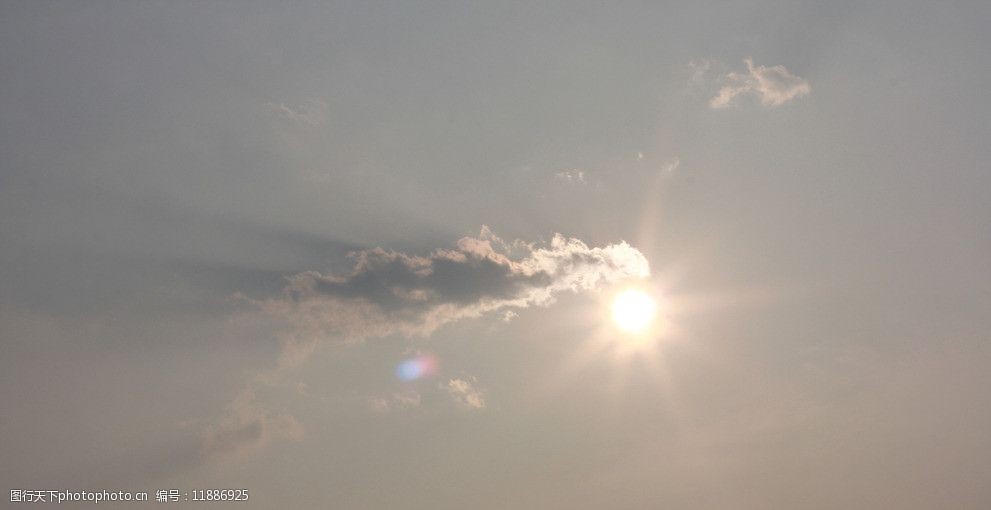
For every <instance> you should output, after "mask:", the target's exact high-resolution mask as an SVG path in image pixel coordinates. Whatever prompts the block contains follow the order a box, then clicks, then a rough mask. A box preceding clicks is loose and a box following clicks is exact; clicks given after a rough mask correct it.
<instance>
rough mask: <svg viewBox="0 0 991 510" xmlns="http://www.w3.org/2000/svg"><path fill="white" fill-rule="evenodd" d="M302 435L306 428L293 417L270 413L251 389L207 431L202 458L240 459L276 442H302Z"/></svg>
mask: <svg viewBox="0 0 991 510" xmlns="http://www.w3.org/2000/svg"><path fill="white" fill-rule="evenodd" d="M302 435H303V428H302V426H301V425H300V424H299V422H297V421H296V419H295V418H294V417H293V416H292V415H289V414H284V413H274V412H272V411H269V410H268V409H266V408H265V407H264V406H262V405H261V404H259V403H258V402H257V401H256V399H255V393H254V391H253V390H252V389H251V388H250V387H248V388H245V389H244V390H243V391H241V393H240V394H239V395H238V396H237V398H235V399H234V400H233V401H232V402H231V403H230V404H228V405H227V408H226V409H225V412H224V414H223V415H222V416H221V417H220V418H219V419H218V420H217V421H216V422H215V423H213V424H211V425H210V426H209V427H207V428H206V430H205V432H204V437H203V442H202V451H201V455H202V458H203V459H205V460H214V459H219V458H227V457H237V456H239V455H244V454H246V453H249V452H251V451H253V450H256V449H258V448H261V447H264V446H265V445H266V444H268V443H269V442H270V441H271V440H272V439H276V438H289V439H296V440H298V439H300V438H301V437H302Z"/></svg>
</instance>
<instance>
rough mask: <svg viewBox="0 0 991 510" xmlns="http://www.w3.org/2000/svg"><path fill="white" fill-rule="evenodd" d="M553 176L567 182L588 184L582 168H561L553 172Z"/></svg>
mask: <svg viewBox="0 0 991 510" xmlns="http://www.w3.org/2000/svg"><path fill="white" fill-rule="evenodd" d="M554 178H555V179H557V180H559V181H564V182H567V183H569V184H588V174H587V173H585V171H584V170H578V169H572V170H563V171H561V172H557V173H555V174H554Z"/></svg>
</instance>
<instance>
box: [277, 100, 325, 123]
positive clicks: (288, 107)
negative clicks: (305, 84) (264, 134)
mask: <svg viewBox="0 0 991 510" xmlns="http://www.w3.org/2000/svg"><path fill="white" fill-rule="evenodd" d="M264 106H265V107H266V108H268V109H269V110H270V111H272V112H273V113H274V114H275V115H276V116H277V117H279V118H280V119H283V120H286V121H289V122H291V123H293V124H301V125H304V126H310V127H317V126H322V125H323V124H326V123H327V111H328V109H329V107H330V105H328V104H327V102H326V101H324V100H322V99H308V100H306V101H304V102H302V103H297V104H289V103H265V105H264Z"/></svg>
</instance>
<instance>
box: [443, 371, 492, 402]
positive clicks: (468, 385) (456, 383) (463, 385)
mask: <svg viewBox="0 0 991 510" xmlns="http://www.w3.org/2000/svg"><path fill="white" fill-rule="evenodd" d="M477 382H478V381H477V379H475V377H466V378H455V379H451V380H449V381H447V392H448V394H450V395H451V398H453V399H454V401H455V402H457V403H458V404H459V405H462V406H464V407H468V408H471V409H482V408H484V407H485V397H484V396H483V395H482V392H481V391H479V390H478V388H476V387H475V384H476V383H477Z"/></svg>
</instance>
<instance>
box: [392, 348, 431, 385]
mask: <svg viewBox="0 0 991 510" xmlns="http://www.w3.org/2000/svg"><path fill="white" fill-rule="evenodd" d="M436 373H437V357H436V356H434V355H432V354H421V355H420V356H417V357H415V358H410V359H408V360H405V361H403V362H402V363H400V364H399V365H397V366H396V378H398V379H399V380H400V381H404V382H409V381H415V380H417V379H421V378H424V377H430V376H432V375H434V374H436Z"/></svg>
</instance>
